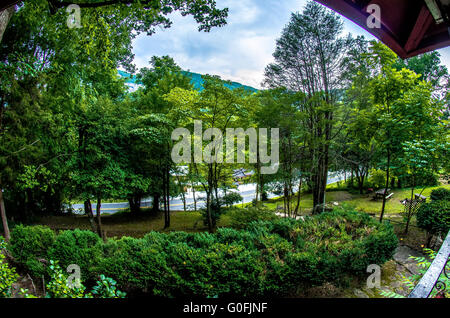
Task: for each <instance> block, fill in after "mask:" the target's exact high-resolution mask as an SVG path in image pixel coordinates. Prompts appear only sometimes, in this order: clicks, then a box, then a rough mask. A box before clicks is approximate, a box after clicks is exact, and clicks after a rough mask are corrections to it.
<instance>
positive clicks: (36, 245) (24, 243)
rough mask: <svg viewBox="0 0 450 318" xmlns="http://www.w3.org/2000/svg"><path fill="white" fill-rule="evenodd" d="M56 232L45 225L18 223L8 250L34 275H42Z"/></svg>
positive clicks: (12, 232)
mask: <svg viewBox="0 0 450 318" xmlns="http://www.w3.org/2000/svg"><path fill="white" fill-rule="evenodd" d="M55 238H56V236H55V233H54V232H53V231H52V230H51V229H49V228H47V227H44V226H23V225H17V226H16V227H14V229H13V230H12V231H11V242H10V244H9V246H8V250H9V251H10V252H11V254H12V256H13V257H14V258H15V259H16V261H17V262H19V263H21V264H22V265H24V266H25V267H26V268H27V269H28V270H29V271H30V272H31V274H32V275H34V276H36V277H41V276H42V275H43V274H45V267H44V263H43V262H42V261H41V260H47V259H48V258H47V252H48V250H49V248H50V247H51V246H52V245H53V243H54V242H55Z"/></svg>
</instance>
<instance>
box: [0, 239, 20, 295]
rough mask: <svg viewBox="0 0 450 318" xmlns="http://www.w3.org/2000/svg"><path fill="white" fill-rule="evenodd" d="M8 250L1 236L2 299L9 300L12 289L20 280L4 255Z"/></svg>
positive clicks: (0, 291) (0, 274) (0, 289)
mask: <svg viewBox="0 0 450 318" xmlns="http://www.w3.org/2000/svg"><path fill="white" fill-rule="evenodd" d="M5 249H6V242H5V240H4V238H3V237H1V236H0V298H8V297H10V296H11V287H12V284H14V283H15V282H16V281H17V278H19V275H17V273H16V271H15V269H14V268H10V267H9V266H8V263H7V262H6V260H5V258H6V257H5V255H4V254H3V252H4V250H5Z"/></svg>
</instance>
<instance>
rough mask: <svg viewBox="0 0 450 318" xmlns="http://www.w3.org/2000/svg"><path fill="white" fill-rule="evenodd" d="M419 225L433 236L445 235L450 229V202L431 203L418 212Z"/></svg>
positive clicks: (425, 204)
mask: <svg viewBox="0 0 450 318" xmlns="http://www.w3.org/2000/svg"><path fill="white" fill-rule="evenodd" d="M417 225H418V226H419V227H420V228H421V229H424V230H426V231H427V232H428V233H430V234H433V235H445V234H447V233H448V231H449V229H450V201H447V200H443V201H434V200H433V201H431V202H429V203H424V204H422V205H421V206H420V207H419V209H418V211H417Z"/></svg>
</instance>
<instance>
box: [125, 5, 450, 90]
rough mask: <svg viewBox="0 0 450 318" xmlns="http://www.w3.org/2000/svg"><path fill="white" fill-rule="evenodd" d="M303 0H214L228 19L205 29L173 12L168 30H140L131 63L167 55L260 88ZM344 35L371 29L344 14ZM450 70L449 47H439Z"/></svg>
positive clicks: (194, 67)
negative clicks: (222, 24) (142, 32)
mask: <svg viewBox="0 0 450 318" xmlns="http://www.w3.org/2000/svg"><path fill="white" fill-rule="evenodd" d="M305 3H306V0H217V4H218V7H221V8H223V7H228V8H229V17H228V20H227V21H228V24H227V25H226V26H225V27H222V28H215V29H213V30H212V31H211V32H209V33H205V32H198V30H197V27H198V26H197V24H196V23H195V21H194V19H193V18H192V17H181V15H179V14H178V13H176V14H173V15H172V16H171V19H172V21H173V25H172V27H171V28H170V29H166V30H164V29H162V30H157V33H156V34H154V35H152V36H147V35H140V36H139V37H137V38H136V40H135V41H134V43H133V47H134V49H133V52H134V54H135V60H134V62H135V64H136V66H137V67H138V68H141V67H144V66H148V61H149V60H150V58H151V57H152V56H153V55H157V56H162V55H170V56H172V57H173V58H174V59H175V62H176V63H178V65H180V66H181V67H182V68H183V69H185V70H190V71H192V72H196V73H201V74H214V75H220V76H221V77H222V78H223V79H227V80H232V81H236V82H240V83H242V84H245V85H249V86H253V87H256V88H261V82H262V80H263V76H264V69H265V67H266V66H267V64H269V63H271V62H272V61H273V57H272V54H273V52H274V51H275V42H276V39H277V38H279V37H280V34H281V31H282V29H283V27H284V26H285V25H286V24H287V23H288V22H289V19H290V15H291V12H297V11H300V12H301V11H302V10H303V7H304V5H305ZM343 20H344V34H347V33H351V34H353V35H354V36H356V35H364V36H365V37H366V38H368V39H374V37H373V36H372V35H370V33H368V32H366V31H365V30H363V29H361V28H360V27H359V26H357V25H355V24H354V23H353V22H351V21H349V20H347V19H346V18H343ZM439 52H440V53H441V60H442V63H443V64H445V65H446V66H447V68H449V69H450V48H446V49H442V50H439Z"/></svg>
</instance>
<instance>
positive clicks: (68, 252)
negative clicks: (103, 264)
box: [48, 229, 102, 280]
mask: <svg viewBox="0 0 450 318" xmlns="http://www.w3.org/2000/svg"><path fill="white" fill-rule="evenodd" d="M101 255H102V246H101V239H100V238H99V237H98V235H97V234H96V233H93V232H91V231H82V230H78V229H77V230H73V231H63V232H62V233H60V234H59V235H58V236H57V237H56V239H55V242H54V243H53V245H52V246H51V247H50V248H49V250H48V259H54V260H59V262H60V265H61V266H62V267H63V268H66V267H67V266H69V265H70V264H76V265H78V266H80V269H81V274H82V275H83V277H84V279H86V280H91V279H93V278H94V277H93V275H91V274H90V273H92V272H93V267H95V266H96V265H97V264H98V262H99V259H100V257H101Z"/></svg>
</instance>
